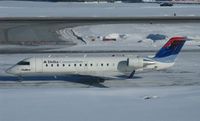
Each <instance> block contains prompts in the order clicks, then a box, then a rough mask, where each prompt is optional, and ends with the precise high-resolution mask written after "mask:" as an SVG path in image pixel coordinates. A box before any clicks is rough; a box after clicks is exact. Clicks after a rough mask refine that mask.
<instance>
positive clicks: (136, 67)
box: [6, 37, 187, 78]
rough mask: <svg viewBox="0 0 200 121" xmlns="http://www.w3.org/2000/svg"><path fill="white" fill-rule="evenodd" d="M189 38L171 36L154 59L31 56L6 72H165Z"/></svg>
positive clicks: (92, 73)
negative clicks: (163, 70)
mask: <svg viewBox="0 0 200 121" xmlns="http://www.w3.org/2000/svg"><path fill="white" fill-rule="evenodd" d="M186 40H187V38H186V37H172V38H171V39H170V40H169V41H168V42H167V43H166V44H165V45H164V46H163V47H162V48H161V49H160V50H159V51H158V52H157V53H156V54H155V56H153V57H59V58H58V57H32V58H28V59H24V60H22V61H20V62H18V63H17V64H16V65H14V66H12V67H11V68H9V69H8V70H7V71H6V72H7V73H10V74H14V75H17V76H25V75H41V74H42V75H45V74H50V75H60V74H61V75H80V76H94V77H101V78H103V77H105V75H106V74H111V73H115V72H117V73H118V74H119V73H120V74H123V75H126V76H127V78H132V77H133V76H134V74H135V72H138V71H139V72H141V71H144V70H162V69H166V68H169V67H171V66H173V65H174V63H175V59H176V57H177V55H178V53H179V52H180V51H181V48H182V47H183V45H184V43H185V42H186Z"/></svg>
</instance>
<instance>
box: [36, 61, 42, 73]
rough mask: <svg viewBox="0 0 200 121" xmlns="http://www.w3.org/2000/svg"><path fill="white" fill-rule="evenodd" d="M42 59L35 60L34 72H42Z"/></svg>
mask: <svg viewBox="0 0 200 121" xmlns="http://www.w3.org/2000/svg"><path fill="white" fill-rule="evenodd" d="M42 64H43V60H42V58H37V59H35V72H43V65H42Z"/></svg>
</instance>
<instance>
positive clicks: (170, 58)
mask: <svg viewBox="0 0 200 121" xmlns="http://www.w3.org/2000/svg"><path fill="white" fill-rule="evenodd" d="M186 40H187V38H186V37H172V38H171V39H170V40H169V41H168V42H167V43H166V44H165V45H164V46H163V47H162V48H161V49H160V50H159V51H158V52H157V53H156V55H155V56H154V59H155V60H157V61H161V62H174V61H175V59H176V56H177V55H178V53H179V52H180V51H181V48H182V47H183V45H184V43H185V41H186Z"/></svg>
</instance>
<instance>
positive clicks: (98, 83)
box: [0, 75, 108, 88]
mask: <svg viewBox="0 0 200 121" xmlns="http://www.w3.org/2000/svg"><path fill="white" fill-rule="evenodd" d="M41 80H42V81H66V82H72V83H79V84H84V85H88V86H93V87H99V88H108V87H107V86H105V85H103V84H102V83H103V82H104V81H105V80H104V79H103V78H98V77H88V76H87V77H86V76H75V75H71V76H23V77H20V79H19V77H17V76H0V81H17V82H25V81H36V82H37V81H41Z"/></svg>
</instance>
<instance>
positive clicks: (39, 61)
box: [7, 57, 173, 76]
mask: <svg viewBox="0 0 200 121" xmlns="http://www.w3.org/2000/svg"><path fill="white" fill-rule="evenodd" d="M128 59H129V61H130V62H129V61H128ZM128 62H129V64H128ZM172 65H173V64H171V63H168V64H166V63H160V62H154V61H152V60H151V61H147V62H145V61H143V58H138V57H135V58H128V57H38V58H37V57H33V58H29V59H24V60H23V61H20V62H19V63H18V64H16V65H14V66H13V67H11V68H10V69H8V70H7V72H8V73H11V74H15V75H40V74H42V75H43V74H50V75H59V74H62V75H63V74H65V75H70V74H77V75H92V76H101V74H106V75H108V74H109V73H115V72H118V73H122V74H125V75H130V73H131V72H133V71H136V70H143V69H151V70H152V69H155V70H160V69H165V68H168V67H170V66H172ZM99 73H100V74H99Z"/></svg>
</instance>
